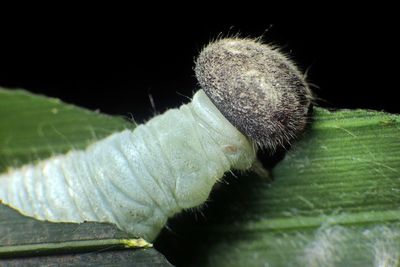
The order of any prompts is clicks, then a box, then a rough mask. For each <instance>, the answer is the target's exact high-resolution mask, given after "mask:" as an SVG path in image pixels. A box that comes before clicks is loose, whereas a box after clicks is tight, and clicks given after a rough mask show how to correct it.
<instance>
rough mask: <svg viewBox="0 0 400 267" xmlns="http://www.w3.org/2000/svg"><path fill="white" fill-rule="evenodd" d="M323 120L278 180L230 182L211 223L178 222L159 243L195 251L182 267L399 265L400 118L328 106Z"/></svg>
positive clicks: (216, 200)
mask: <svg viewBox="0 0 400 267" xmlns="http://www.w3.org/2000/svg"><path fill="white" fill-rule="evenodd" d="M313 117H314V121H313V122H312V124H311V127H310V129H309V130H308V131H307V133H306V134H305V136H303V137H302V138H301V140H300V141H299V142H297V143H296V144H295V145H294V147H293V148H292V149H291V150H290V151H289V152H288V153H287V154H286V157H285V159H284V160H283V161H281V162H280V163H279V164H278V165H277V166H276V167H275V168H274V169H273V178H274V181H273V182H272V183H270V182H269V181H266V180H263V179H260V178H258V177H255V176H254V175H251V174H249V175H248V176H247V177H246V176H241V177H240V178H235V177H233V178H230V179H229V178H228V183H229V184H228V185H226V184H224V185H222V186H221V188H219V189H218V190H217V191H216V192H214V194H213V196H212V198H211V201H210V202H209V203H208V204H207V208H204V209H203V210H202V214H203V218H201V217H198V216H197V217H195V218H194V217H193V216H192V215H190V214H187V215H186V216H185V218H183V219H182V218H180V219H179V220H175V221H174V222H173V223H170V228H172V232H173V234H170V233H168V232H166V231H164V233H163V236H161V237H160V239H159V240H158V242H167V241H166V240H169V239H176V242H177V243H178V244H177V245H176V246H177V247H179V248H185V251H184V253H183V254H184V255H186V256H185V257H184V258H182V257H181V258H179V262H178V263H177V265H182V266H399V264H400V209H399V208H400V205H399V204H400V117H399V116H396V115H390V114H386V113H382V112H375V111H366V110H343V111H336V112H329V111H327V110H324V109H320V108H317V109H316V110H315V112H314V116H313ZM175 249H176V248H175ZM163 252H164V254H169V253H173V252H171V251H169V250H168V249H167V250H165V251H163Z"/></svg>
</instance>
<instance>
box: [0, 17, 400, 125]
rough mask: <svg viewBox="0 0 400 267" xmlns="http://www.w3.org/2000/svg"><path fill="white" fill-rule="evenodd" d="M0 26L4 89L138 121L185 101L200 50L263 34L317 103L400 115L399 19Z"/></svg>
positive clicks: (192, 85) (0, 81)
mask: <svg viewBox="0 0 400 267" xmlns="http://www.w3.org/2000/svg"><path fill="white" fill-rule="evenodd" d="M11 26H13V25H12V24H10V27H9V29H8V28H7V25H3V31H2V33H1V42H0V86H3V87H8V88H24V89H27V90H29V91H31V92H35V93H39V94H44V95H47V96H53V97H58V98H60V99H62V100H64V101H66V102H68V103H73V104H76V105H79V106H83V107H87V108H89V109H93V110H94V109H98V110H100V111H102V112H105V113H109V114H120V115H123V116H127V117H131V116H133V118H134V119H135V120H137V121H139V122H142V121H144V120H147V119H149V118H150V117H151V116H153V114H154V112H155V110H154V109H153V107H152V106H151V104H150V101H149V95H151V96H152V98H153V99H154V103H155V109H156V111H157V112H158V113H160V112H162V111H165V110H166V109H167V108H170V107H176V106H179V105H180V104H181V103H183V102H187V101H188V100H187V98H186V97H185V96H189V97H190V96H191V95H192V92H193V91H194V90H196V89H197V88H198V85H197V81H196V78H195V76H194V72H193V65H194V59H195V57H196V55H197V54H198V53H199V51H200V50H201V48H202V47H203V46H204V45H205V44H207V42H209V41H210V40H211V39H213V38H216V37H217V36H219V35H220V34H222V36H229V35H233V34H237V33H239V34H240V35H241V36H244V37H247V36H249V37H259V36H261V35H262V36H264V38H263V39H264V41H265V42H267V43H273V44H275V45H278V46H279V47H281V48H282V50H283V51H284V52H286V53H287V54H288V55H289V56H290V57H291V58H292V59H293V60H294V61H295V62H296V63H297V65H298V66H299V67H300V68H301V70H302V71H303V72H306V71H307V73H308V75H307V76H308V81H309V82H310V83H312V84H314V85H316V87H313V91H314V92H315V94H316V96H317V104H318V105H320V106H323V107H329V108H334V109H337V108H368V109H375V110H385V111H388V112H394V113H400V105H398V104H397V88H398V86H397V83H396V82H395V80H396V78H397V75H398V74H397V72H398V70H397V69H398V68H397V66H396V65H395V62H396V60H395V58H397V53H398V52H397V48H396V47H395V45H394V36H395V34H396V32H397V30H396V28H395V26H394V25H392V24H385V23H384V22H376V21H371V22H366V21H362V20H354V21H350V22H349V21H346V22H334V23H332V22H330V23H327V22H322V21H314V22H313V23H309V24H307V23H302V22H292V23H284V24H282V23H275V24H274V23H270V22H266V21H263V20H260V21H253V22H248V21H246V22H226V21H225V22H217V23H216V22H213V23H211V22H210V23H207V22H205V21H202V22H201V23H194V22H193V20H190V19H187V20H182V21H175V22H169V21H168V20H165V21H158V22H157V23H154V24H152V23H151V21H147V22H146V23H142V24H139V23H137V22H136V21H129V19H127V20H125V21H123V23H121V24H119V23H115V24H109V23H105V24H99V23H97V22H93V23H87V24H84V25H72V24H70V23H69V22H68V23H64V24H60V25H51V22H47V23H45V25H36V24H34V25H30V23H29V22H27V23H25V24H23V25H19V26H18V28H17V29H15V28H12V27H11Z"/></svg>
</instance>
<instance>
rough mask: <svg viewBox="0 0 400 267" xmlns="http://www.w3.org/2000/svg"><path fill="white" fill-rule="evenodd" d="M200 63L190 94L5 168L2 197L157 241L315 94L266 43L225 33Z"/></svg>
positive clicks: (300, 118) (302, 120)
mask: <svg viewBox="0 0 400 267" xmlns="http://www.w3.org/2000/svg"><path fill="white" fill-rule="evenodd" d="M195 71H196V75H197V78H198V80H199V83H200V85H201V87H202V89H203V90H199V91H198V92H197V93H196V94H195V95H194V96H193V99H192V101H191V102H190V103H188V104H185V105H182V106H181V107H180V108H179V109H171V110H168V111H167V112H166V113H164V114H162V115H159V116H156V117H154V118H153V119H151V120H150V121H148V122H147V123H146V124H143V125H139V126H138V127H136V128H135V129H134V130H133V131H130V130H125V131H122V132H119V133H114V134H112V135H110V136H109V137H107V138H105V139H103V140H100V141H98V142H95V143H93V144H92V145H90V146H89V147H87V148H86V149H85V150H73V151H70V152H68V153H67V154H64V155H57V156H55V157H52V158H49V159H47V160H44V161H41V162H39V163H38V164H35V165H33V164H30V165H25V166H23V167H21V168H18V169H12V170H10V171H8V172H7V173H4V174H1V175H0V200H1V202H3V203H5V204H7V205H9V206H11V207H13V208H15V209H17V210H18V211H19V212H20V213H22V214H24V215H27V216H31V217H34V218H36V219H39V220H48V221H53V222H77V223H80V222H84V221H98V222H109V223H113V224H116V225H117V226H118V227H119V228H120V229H122V230H125V231H127V232H129V233H131V234H133V235H136V236H140V237H143V238H145V239H147V240H149V241H151V240H153V239H154V238H155V237H156V236H157V234H158V233H159V231H160V230H161V229H162V227H163V226H164V224H165V223H166V221H167V219H168V218H169V217H171V216H173V215H174V214H176V213H178V212H179V211H181V210H182V209H187V208H191V207H196V206H198V205H201V204H202V203H204V202H205V201H206V200H207V198H208V196H209V194H210V192H211V189H212V187H213V185H214V184H215V183H216V182H217V181H218V180H219V179H221V178H222V177H223V175H224V173H225V172H227V171H229V170H231V169H238V170H247V169H249V168H250V167H251V166H252V165H253V163H254V162H255V160H256V152H257V148H258V147H259V146H262V147H265V148H269V149H274V148H275V147H276V146H278V145H284V144H285V143H287V142H290V141H291V140H292V139H293V138H295V136H296V135H297V134H298V133H299V132H301V131H302V130H303V129H304V126H305V124H306V114H307V111H308V107H309V104H310V99H311V93H310V91H309V89H308V87H307V84H306V83H305V81H304V80H303V76H302V75H301V74H300V72H299V71H298V70H297V68H295V67H294V65H293V64H292V63H291V62H290V61H288V60H287V59H286V57H284V56H283V55H282V54H280V53H279V52H278V51H276V50H274V49H271V48H270V47H269V46H267V45H264V44H261V43H259V42H256V41H254V40H250V39H238V38H228V39H222V40H219V41H217V42H215V43H212V44H210V45H209V46H207V47H206V48H205V49H204V50H203V51H202V53H201V54H200V56H199V57H198V59H197V62H196V68H195Z"/></svg>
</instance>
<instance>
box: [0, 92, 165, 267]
mask: <svg viewBox="0 0 400 267" xmlns="http://www.w3.org/2000/svg"><path fill="white" fill-rule="evenodd" d="M134 127H135V125H134V124H133V123H131V122H129V121H127V120H125V119H123V118H119V117H111V116H107V115H104V114H100V113H97V112H92V111H88V110H85V109H82V108H78V107H75V106H72V105H67V104H65V103H61V101H59V100H57V99H51V98H47V97H41V96H37V95H33V94H30V93H28V92H26V91H23V90H14V91H10V90H4V89H1V88H0V171H1V172H2V171H5V170H6V168H7V167H16V166H20V165H22V164H24V163H28V162H34V161H37V160H39V159H44V158H48V157H49V156H51V155H53V154H59V153H64V152H67V151H69V150H71V149H79V148H84V147H86V146H87V145H88V144H90V143H92V142H94V141H96V140H98V139H101V138H104V137H105V136H108V135H110V134H111V133H113V132H115V131H120V130H123V129H126V128H129V129H133V128H134ZM132 242H133V243H132ZM134 242H135V240H134V239H132V236H130V235H128V234H126V233H124V232H122V231H120V230H118V229H117V228H116V227H115V226H113V225H109V224H101V223H82V224H73V223H49V222H41V221H37V220H34V219H32V218H28V217H25V216H22V215H20V214H19V213H18V212H16V211H15V210H13V209H11V208H9V207H6V206H4V205H0V265H2V266H3V265H7V266H8V265H20V266H25V265H34V266H37V265H46V264H51V265H61V264H62V265H65V264H66V263H68V264H71V265H74V266H99V265H100V264H101V265H107V264H109V265H115V264H118V265H119V266H124V265H126V266H131V265H132V264H133V263H134V264H135V266H149V265H154V266H171V265H170V264H169V263H168V262H167V261H166V260H165V258H164V256H163V255H161V254H160V253H158V252H157V251H156V250H154V249H152V248H143V247H146V246H145V245H143V244H141V245H135V243H134ZM88 251H91V252H95V253H89V254H88V253H82V252H88ZM78 252H81V253H80V254H76V253H78ZM54 254H55V255H58V256H57V257H54V256H50V255H54ZM21 256H24V257H23V258H18V257H21ZM32 256H35V257H32ZM2 258H3V260H1V259H2ZM5 258H7V259H5Z"/></svg>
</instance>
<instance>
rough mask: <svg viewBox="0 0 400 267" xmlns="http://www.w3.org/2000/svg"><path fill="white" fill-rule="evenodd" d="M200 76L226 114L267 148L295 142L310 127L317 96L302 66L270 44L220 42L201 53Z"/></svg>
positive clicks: (206, 88) (243, 131)
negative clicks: (308, 116) (310, 113)
mask: <svg viewBox="0 0 400 267" xmlns="http://www.w3.org/2000/svg"><path fill="white" fill-rule="evenodd" d="M195 72H196V77H197V79H198V81H199V83H200V86H201V87H202V88H203V90H204V91H205V92H206V94H207V96H208V97H209V98H210V99H211V101H212V102H213V103H214V104H215V105H216V106H217V108H218V109H219V110H220V111H221V113H222V114H224V116H225V117H226V118H227V119H228V120H229V121H230V122H231V123H232V124H233V125H234V126H235V127H236V128H238V129H239V130H240V131H241V132H242V133H244V134H245V135H247V136H248V137H250V138H251V139H252V140H253V141H254V142H255V143H257V144H258V145H260V146H261V147H266V148H268V149H275V148H276V147H277V146H278V145H285V144H287V143H290V141H291V140H292V139H294V138H295V137H296V136H297V135H298V133H299V132H301V131H302V130H303V129H304V128H305V126H306V123H307V113H308V108H309V106H310V102H311V98H312V97H311V91H310V89H309V88H308V86H307V83H306V82H305V80H304V78H303V75H302V74H301V73H300V71H299V70H298V69H297V68H296V66H295V65H294V64H293V63H292V62H290V61H289V60H288V59H287V58H286V57H285V56H284V55H283V54H281V53H280V52H279V51H277V50H276V49H273V48H272V47H270V46H268V45H266V44H262V43H260V42H258V41H255V40H251V39H239V38H227V39H222V40H218V41H216V42H214V43H211V44H209V45H208V46H207V47H205V48H204V49H203V51H202V52H201V53H200V55H199V57H198V58H197V60H196V67H195Z"/></svg>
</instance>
